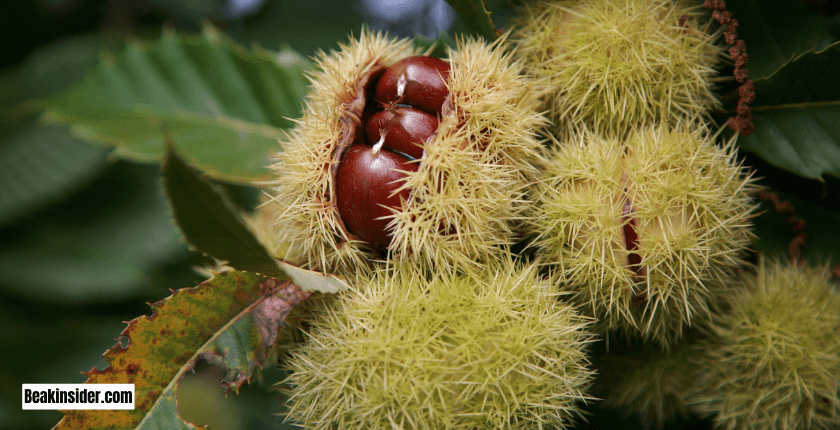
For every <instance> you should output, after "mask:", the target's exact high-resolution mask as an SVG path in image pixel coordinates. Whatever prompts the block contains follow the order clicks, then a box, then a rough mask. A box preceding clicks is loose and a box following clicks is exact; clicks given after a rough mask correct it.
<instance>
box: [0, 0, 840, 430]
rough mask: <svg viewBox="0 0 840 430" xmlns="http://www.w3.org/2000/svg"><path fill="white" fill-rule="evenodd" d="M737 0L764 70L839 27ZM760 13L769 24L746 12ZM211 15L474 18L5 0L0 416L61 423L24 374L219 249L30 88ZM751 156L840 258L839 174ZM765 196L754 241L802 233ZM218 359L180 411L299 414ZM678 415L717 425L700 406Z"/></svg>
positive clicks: (444, 28) (152, 173)
mask: <svg viewBox="0 0 840 430" xmlns="http://www.w3.org/2000/svg"><path fill="white" fill-rule="evenodd" d="M486 3H487V8H488V10H490V11H492V17H493V19H494V23H495V24H496V26H497V28H503V27H505V25H506V20H507V17H508V16H509V15H510V14H511V13H512V10H513V6H514V5H513V4H512V0H511V1H507V0H495V1H488V2H486ZM729 3H730V9H731V10H732V11H734V12H735V13H736V18H739V19H741V20H742V23H741V27H740V29H739V33H740V35H741V37H742V38H744V39H745V41H746V43H747V47H748V52H749V53H750V54H751V56H750V58H751V61H752V62H751V64H750V75H751V77H753V79H757V78H760V77H762V76H769V75H771V74H772V73H773V72H774V71H775V70H777V69H778V68H779V67H781V66H783V65H784V64H786V62H787V61H788V60H789V59H790V58H791V57H792V56H793V55H796V54H802V53H804V52H807V51H809V50H811V49H817V50H821V49H824V48H826V47H828V46H829V45H831V44H832V43H835V42H837V41H838V40H840V25H837V24H838V22H840V20H838V9H840V8H838V7H832V6H831V3H826V2H820V1H810V2H803V1H797V0H772V1H771V3H773V4H774V10H777V11H779V12H778V13H776V12H774V13H772V14H769V15H767V16H761V17H755V16H752V15H755V14H756V11H757V10H758V9H757V8H756V7H755V6H754V5H753V3H752V2H747V1H734V0H732V1H730V2H729ZM776 6H778V7H776ZM742 17H743V18H742ZM750 20H755V22H757V23H758V22H760V23H761V24H762V25H761V26H757V25H756V26H750V25H747V24H746V23H747V22H749V21H750ZM774 20H777V21H778V22H776V21H774ZM779 20H780V21H779ZM206 23H210V24H212V25H213V26H215V27H216V28H218V29H220V30H221V31H222V32H224V33H226V34H227V35H228V36H230V37H232V38H233V39H234V40H235V41H237V42H238V43H240V44H242V45H243V46H246V47H253V46H260V47H262V48H264V49H266V50H268V51H274V52H277V51H281V50H282V49H283V48H285V47H290V48H292V49H293V50H296V51H297V52H299V53H301V54H303V55H304V56H311V55H312V54H314V53H315V52H316V51H317V50H318V49H323V50H329V49H333V48H336V47H337V46H338V43H339V42H344V41H346V40H347V38H348V36H349V35H350V34H351V33H352V34H358V33H359V30H360V28H361V27H362V25H363V24H367V25H369V26H370V27H372V28H374V29H381V30H387V31H388V32H390V33H391V34H393V35H398V36H406V37H408V36H415V35H422V36H423V37H426V38H436V37H438V35H439V34H440V33H441V32H446V33H448V34H449V35H456V34H459V33H462V32H464V31H465V30H466V28H467V27H466V25H465V23H464V21H463V20H462V19H460V18H458V17H457V16H456V15H455V13H454V12H453V10H452V8H451V7H450V6H449V5H448V4H447V3H446V2H445V1H444V0H411V1H409V0H358V1H340V0H307V1H299V0H293V1H292V0H21V1H15V2H6V4H4V5H3V11H2V13H0V327H2V330H0V345H2V347H3V348H4V349H5V352H4V353H3V354H0V366H2V372H0V428H8V429H36V428H50V427H52V426H53V425H54V424H55V423H56V422H57V421H58V420H59V419H60V417H61V414H60V413H58V412H55V411H21V410H20V406H19V405H20V398H19V395H20V394H19V393H20V391H19V386H20V384H22V383H82V382H84V381H85V379H86V377H85V376H84V375H82V374H81V373H80V372H82V371H87V370H90V369H91V367H93V366H97V367H100V368H101V367H103V366H104V365H105V361H104V360H103V359H102V358H101V356H102V353H103V352H104V351H105V350H106V349H107V348H109V347H110V346H112V345H113V344H114V339H115V338H116V337H117V336H118V335H119V333H120V331H122V328H123V327H124V324H123V323H122V322H123V321H128V320H130V319H133V318H135V317H137V316H140V315H143V314H147V313H148V312H149V308H148V306H147V305H146V304H145V303H146V302H149V303H152V302H156V301H159V300H161V299H163V298H165V297H167V296H168V295H169V294H170V291H169V289H179V288H184V287H190V286H193V285H195V283H196V282H200V281H202V280H203V278H202V276H201V275H199V274H197V273H196V272H195V271H194V270H193V269H192V267H193V266H196V265H201V264H205V263H208V261H206V259H205V258H204V257H202V256H200V255H197V254H195V253H193V252H191V251H190V250H189V249H188V247H187V245H186V244H185V243H184V242H183V241H182V240H181V238H180V234H179V233H178V231H177V229H176V228H175V227H174V225H173V224H172V221H171V219H170V216H169V212H168V207H167V203H166V200H165V198H164V195H163V192H162V190H161V187H160V171H159V166H158V165H157V164H154V163H151V164H143V163H134V162H129V161H125V160H120V159H118V158H117V157H114V156H113V154H111V150H110V149H108V148H105V147H101V146H94V145H91V144H89V143H86V142H83V141H81V140H78V139H76V138H74V137H72V136H71V135H70V134H69V133H68V132H67V130H66V128H64V127H61V126H57V125H44V124H43V123H42V122H40V121H39V117H40V111H41V108H42V106H39V105H38V103H37V102H34V101H33V100H38V99H41V100H43V99H44V98H45V97H48V96H51V95H54V94H56V93H58V92H59V91H61V90H63V89H65V88H67V87H69V86H70V85H72V84H74V83H76V82H78V81H79V80H80V79H81V78H82V77H83V76H84V74H85V72H86V71H88V70H89V69H90V68H91V67H93V66H94V65H95V64H96V63H97V61H98V60H99V59H100V58H103V56H107V55H108V54H107V52H110V51H108V50H109V49H119V48H121V47H122V46H124V44H125V43H126V42H128V41H130V40H154V39H157V38H158V37H159V36H160V35H161V32H162V30H163V29H164V28H167V29H174V30H176V31H178V32H181V33H197V32H199V31H200V30H201V28H202V26H203V25H205V24H206ZM768 41H769V42H768ZM754 53H755V55H753V54H754ZM759 97H760V94H759ZM759 152H760V151H759ZM744 158H745V164H747V165H749V166H752V167H754V168H755V170H756V171H757V173H758V175H759V176H761V177H762V178H763V179H762V183H763V184H764V185H766V186H768V187H771V189H773V190H774V191H777V192H779V194H780V195H781V197H782V198H783V199H785V200H788V201H790V202H792V203H793V204H794V206H795V208H796V211H797V214H798V215H799V216H801V217H802V218H804V219H805V220H806V221H807V222H808V225H809V230H808V231H809V237H808V242H807V243H806V246H805V249H804V251H805V254H806V256H808V257H809V258H812V259H814V260H815V261H818V262H819V261H822V262H826V261H832V262H833V263H837V262H840V261H838V260H837V259H838V255H840V253H838V252H837V243H840V229H837V225H840V181H838V178H837V177H835V176H831V175H824V176H823V177H822V178H820V179H813V178H812V179H809V178H805V177H802V176H797V175H794V174H792V173H789V172H787V171H785V170H784V169H783V168H782V167H776V166H774V165H771V164H770V163H768V162H766V161H763V159H762V158H761V157H759V156H757V155H754V154H744ZM226 187H227V188H228V190H229V191H231V193H232V194H233V196H234V197H235V200H236V201H237V203H238V204H240V205H241V207H242V208H243V209H246V210H247V209H249V208H252V207H253V205H254V204H255V202H256V197H257V193H256V191H255V190H254V189H252V188H250V187H246V186H234V185H226ZM764 209H765V210H766V212H765V213H764V214H762V215H761V216H760V217H758V218H757V220H756V225H757V235H758V239H757V240H756V242H755V247H756V249H758V250H762V251H765V252H769V253H783V252H785V251H786V250H787V245H788V243H789V241H790V240H791V238H792V235H793V233H792V232H791V229H790V227H789V226H788V224H787V221H786V218H785V217H784V216H782V215H779V214H777V213H776V212H775V211H774V209H773V208H772V207H770V206H766V207H764ZM219 372H220V370H219V369H215V368H212V367H209V366H203V367H201V366H200V367H199V368H198V369H197V371H196V374H195V375H193V376H190V377H188V378H186V379H185V380H184V381H183V382H182V384H181V396H180V398H181V406H182V408H183V410H182V413H183V415H184V418H186V419H191V420H193V421H194V422H196V423H199V424H210V425H211V426H212V428H213V429H216V430H228V429H230V430H234V429H255V430H259V429H277V428H291V427H290V426H284V425H283V424H282V417H280V416H278V415H276V414H277V413H279V412H281V411H282V406H281V400H282V399H281V397H280V396H279V395H278V394H277V393H276V392H274V389H273V388H272V386H273V385H274V384H275V383H277V382H278V381H280V380H282V378H283V375H282V372H280V371H277V370H275V369H273V368H272V366H270V365H267V366H265V370H264V371H263V372H262V373H261V374H260V375H259V377H258V378H255V379H254V380H252V383H251V384H250V385H248V386H246V387H244V388H243V390H242V391H241V393H240V394H239V395H238V396H237V395H233V394H231V395H229V396H227V397H225V395H224V394H223V391H222V388H221V386H220V385H219V384H218V383H217V382H218V380H219V379H221V376H222V375H221V374H220V373H219ZM596 409H597V406H592V407H590V408H589V410H590V412H592V413H593V415H592V416H591V417H590V427H592V428H606V427H607V426H613V427H614V426H616V425H619V426H622V427H623V428H634V427H633V426H637V425H638V424H637V423H634V422H633V421H632V420H631V421H628V422H624V421H622V420H623V418H621V414H620V413H618V412H615V411H613V412H607V411H601V410H596ZM676 425H678V426H681V428H688V427H694V428H709V423H708V422H703V421H690V422H686V423H677V424H676Z"/></svg>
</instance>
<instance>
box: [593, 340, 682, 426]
mask: <svg viewBox="0 0 840 430" xmlns="http://www.w3.org/2000/svg"><path fill="white" fill-rule="evenodd" d="M695 337H696V336H695ZM694 341H695V339H689V338H688V337H687V338H683V339H681V340H680V341H679V342H678V343H677V344H676V345H674V347H673V348H672V349H671V350H670V351H662V349H661V348H659V347H658V346H657V345H653V344H651V343H648V342H644V343H641V344H636V343H631V344H628V345H627V346H624V345H613V346H611V347H610V348H609V351H608V353H602V354H598V355H595V356H593V358H592V366H593V368H594V369H595V371H596V372H597V376H596V378H595V383H594V384H593V387H592V394H593V395H594V396H595V397H598V398H601V399H603V402H601V403H599V404H600V405H602V406H604V407H607V408H610V409H613V410H616V411H620V412H622V413H624V414H625V415H627V416H633V417H635V418H636V419H638V420H639V421H640V423H641V425H642V426H643V427H644V428H646V429H657V428H666V425H668V424H675V423H677V422H679V421H680V420H685V419H687V418H688V417H689V406H688V396H689V392H690V390H691V387H692V384H693V382H694V380H695V378H696V369H697V366H696V365H695V364H694V363H692V362H691V361H689V358H690V357H691V356H692V355H694V354H695V351H694V350H693V346H694V345H695V342H694ZM670 428H676V427H673V426H671V427H670Z"/></svg>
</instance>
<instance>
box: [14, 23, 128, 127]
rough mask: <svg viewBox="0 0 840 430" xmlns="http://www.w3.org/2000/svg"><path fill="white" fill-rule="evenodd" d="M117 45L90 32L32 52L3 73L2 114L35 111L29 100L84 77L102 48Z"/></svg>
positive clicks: (48, 94) (19, 113)
mask: <svg viewBox="0 0 840 430" xmlns="http://www.w3.org/2000/svg"><path fill="white" fill-rule="evenodd" d="M111 46H117V40H115V39H113V38H110V37H107V36H104V35H101V34H91V35H84V36H76V37H71V38H68V39H65V40H61V41H58V42H56V43H53V44H52V45H48V46H46V47H44V48H42V49H39V50H38V51H35V53H33V54H32V55H30V56H29V57H28V58H27V59H26V60H25V61H24V62H23V63H22V64H21V65H20V66H18V67H17V68H16V69H12V70H10V71H8V72H5V73H3V74H2V75H0V117H5V118H3V119H4V120H6V121H8V120H9V117H10V114H11V115H14V116H18V115H21V114H24V115H25V114H28V113H32V111H33V110H34V108H35V106H20V105H21V103H24V102H25V101H27V100H31V99H36V98H44V97H48V96H50V95H53V94H55V93H57V92H59V91H61V90H64V89H66V88H67V87H69V86H70V85H72V84H74V83H75V82H77V81H79V80H80V79H82V78H83V77H84V76H85V72H87V70H88V69H89V68H91V67H92V66H94V65H95V64H96V61H97V55H98V53H99V51H100V50H101V49H103V48H105V47H111Z"/></svg>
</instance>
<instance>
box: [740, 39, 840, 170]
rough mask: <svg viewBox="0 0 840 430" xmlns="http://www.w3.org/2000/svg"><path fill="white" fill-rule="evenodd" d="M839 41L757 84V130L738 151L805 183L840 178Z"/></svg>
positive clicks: (802, 56)
mask: <svg viewBox="0 0 840 430" xmlns="http://www.w3.org/2000/svg"><path fill="white" fill-rule="evenodd" d="M837 76H840V42H838V43H835V44H833V45H831V46H830V47H829V48H827V49H825V50H824V51H820V52H808V53H805V54H802V55H800V56H799V57H797V58H795V59H794V60H792V61H791V62H789V63H788V64H786V65H785V66H784V67H782V68H781V69H779V71H778V72H776V73H775V74H773V76H771V77H769V78H766V79H760V80H757V81H755V94H756V97H755V102H754V103H753V105H752V114H753V123H754V124H755V131H754V132H753V133H752V134H751V135H749V136H747V137H743V138H740V139H739V140H738V142H739V144H740V146H741V148H743V149H744V150H746V151H749V152H753V153H755V154H758V155H759V156H760V157H761V158H763V159H765V160H767V161H768V162H769V163H771V164H773V165H775V166H778V167H781V168H783V169H785V170H788V171H791V172H793V173H796V174H797V175H800V176H804V177H806V178H813V179H821V177H822V175H824V174H829V175H833V176H837V177H840V80H838V79H837Z"/></svg>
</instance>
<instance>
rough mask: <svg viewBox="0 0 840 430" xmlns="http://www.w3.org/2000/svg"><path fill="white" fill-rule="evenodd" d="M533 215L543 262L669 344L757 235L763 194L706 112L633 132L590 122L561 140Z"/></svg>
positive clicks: (610, 321)
mask: <svg viewBox="0 0 840 430" xmlns="http://www.w3.org/2000/svg"><path fill="white" fill-rule="evenodd" d="M544 173H545V176H544V177H543V178H542V180H541V181H540V183H539V184H538V186H537V187H535V191H534V193H535V197H534V198H533V199H534V200H535V202H536V203H535V204H534V206H533V213H532V214H531V219H532V220H533V222H532V225H533V230H534V234H535V235H536V237H537V239H536V240H535V242H534V244H535V246H536V247H537V249H538V251H537V252H538V255H540V256H541V259H542V261H544V262H546V263H552V264H554V265H555V266H556V272H557V274H558V275H559V283H560V285H561V288H563V289H564V290H567V291H570V292H571V293H572V298H573V300H574V301H575V302H577V303H578V304H579V305H580V306H581V308H582V309H583V310H584V311H585V312H588V313H589V314H591V315H593V316H594V317H596V318H597V319H598V320H599V324H598V327H599V328H598V331H600V332H605V331H608V330H618V331H620V332H624V333H625V334H628V335H631V336H642V337H644V338H647V339H652V340H655V341H657V342H659V343H660V344H662V345H663V346H664V347H666V348H667V346H668V344H669V343H671V342H673V341H675V340H677V339H679V337H680V336H681V333H682V332H683V330H684V329H685V328H686V327H689V326H691V325H692V324H694V323H696V322H701V321H703V320H706V319H708V317H709V315H710V311H709V306H710V303H711V302H713V300H714V296H715V295H716V293H717V291H718V290H719V289H720V285H721V284H722V282H724V281H725V280H726V279H727V278H728V277H729V273H730V272H731V270H732V269H733V268H734V267H736V266H737V265H738V264H740V263H741V262H742V256H743V254H744V253H745V251H746V247H747V246H748V245H749V243H750V237H751V232H750V225H751V223H750V219H751V216H752V213H753V211H754V209H755V205H754V203H753V202H752V199H751V197H750V193H751V190H752V189H753V188H754V186H753V182H752V180H751V179H750V177H749V175H748V174H747V173H746V172H745V171H744V169H742V168H741V166H740V165H739V164H738V162H737V161H736V158H735V150H734V148H733V145H732V142H730V144H728V145H726V146H724V147H719V146H717V145H715V144H714V143H713V142H712V141H711V140H709V137H708V136H707V134H706V132H705V131H704V128H703V126H702V125H701V124H699V123H694V122H691V123H685V124H681V125H679V126H678V127H676V128H675V129H671V128H669V127H665V126H656V127H654V126H649V127H645V128H640V129H636V130H634V131H632V132H631V133H630V136H629V137H628V138H627V139H626V140H618V139H616V138H603V137H600V136H599V135H597V134H594V133H591V132H583V133H581V134H580V135H578V137H577V138H576V140H575V141H571V142H568V144H566V145H562V146H560V147H559V148H558V149H556V150H554V152H553V154H552V156H551V157H550V160H549V163H548V164H547V165H546V167H545V172H544Z"/></svg>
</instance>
